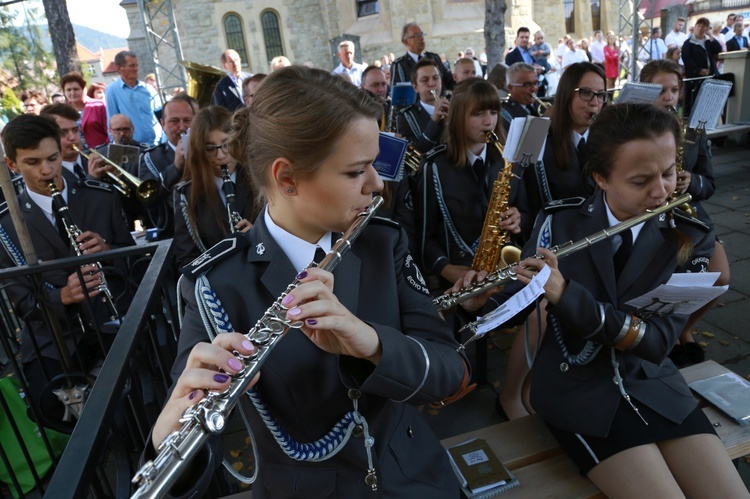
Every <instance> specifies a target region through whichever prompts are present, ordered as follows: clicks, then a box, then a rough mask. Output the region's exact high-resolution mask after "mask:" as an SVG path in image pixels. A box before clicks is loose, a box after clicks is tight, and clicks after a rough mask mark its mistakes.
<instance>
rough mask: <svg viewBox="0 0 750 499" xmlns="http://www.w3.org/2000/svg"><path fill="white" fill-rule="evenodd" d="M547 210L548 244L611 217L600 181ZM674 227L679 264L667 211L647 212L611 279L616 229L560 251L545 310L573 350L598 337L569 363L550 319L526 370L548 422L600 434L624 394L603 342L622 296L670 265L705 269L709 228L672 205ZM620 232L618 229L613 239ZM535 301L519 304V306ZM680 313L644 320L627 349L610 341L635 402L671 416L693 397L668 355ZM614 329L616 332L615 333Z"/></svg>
mask: <svg viewBox="0 0 750 499" xmlns="http://www.w3.org/2000/svg"><path fill="white" fill-rule="evenodd" d="M546 214H547V215H551V216H552V223H551V233H547V232H546V231H544V232H545V234H546V236H548V237H550V240H549V244H550V245H555V244H561V243H564V242H567V241H578V240H581V239H583V238H584V237H587V236H590V235H592V234H593V233H595V232H598V231H599V230H601V229H604V228H607V227H608V226H609V223H608V220H607V213H606V207H605V203H604V195H603V193H602V192H601V191H599V192H597V193H595V194H594V195H593V196H591V197H589V198H588V199H587V200H585V201H584V200H578V201H576V202H573V203H570V204H567V203H565V202H563V203H560V205H559V206H557V207H550V208H547V211H546ZM544 220H545V219H544V218H542V217H540V218H539V219H538V220H537V223H536V225H535V227H534V232H533V234H532V238H531V240H530V241H529V243H528V244H527V245H526V246H525V247H524V250H523V257H527V256H529V255H531V254H533V253H534V252H535V251H536V246H537V245H538V244H539V234H540V231H543V222H544ZM674 222H675V223H676V227H677V229H676V230H677V231H679V232H681V233H682V234H684V235H686V236H687V237H688V238H689V239H690V240H691V241H692V242H693V244H694V251H693V255H692V256H691V257H690V259H689V260H688V262H687V263H686V264H685V265H684V266H683V267H680V268H678V265H677V261H676V251H677V247H678V234H677V232H676V230H675V229H673V228H672V227H671V226H670V220H669V217H668V216H667V215H664V216H657V217H654V218H651V219H650V220H649V221H647V222H645V224H644V225H643V228H642V229H641V231H640V233H639V236H638V239H637V240H636V241H635V245H634V247H633V250H632V254H631V255H630V258H629V259H628V260H627V263H626V265H625V267H624V268H623V270H622V274H621V276H620V278H619V279H617V280H616V279H615V270H614V263H613V255H614V253H615V245H614V244H613V243H614V242H615V240H616V239H615V238H616V237H619V236H614V237H612V238H610V239H606V240H604V241H601V242H599V243H596V244H594V245H592V246H588V247H586V248H584V249H582V250H580V251H578V252H576V253H573V254H571V255H569V256H567V257H566V258H564V259H561V260H560V261H559V269H560V272H561V273H562V275H563V277H565V278H566V282H567V287H566V290H565V292H564V293H563V295H562V298H561V299H560V301H559V302H558V303H557V304H556V305H554V306H553V305H549V306H548V307H547V312H548V313H549V314H552V315H554V317H555V318H556V319H557V321H558V322H559V325H560V328H561V331H562V339H563V341H564V344H565V346H566V348H567V350H568V351H569V352H570V353H571V354H572V355H576V354H577V353H579V352H580V351H581V350H582V349H583V346H584V344H585V343H586V340H591V341H593V342H594V344H599V345H602V349H601V350H600V351H599V352H598V354H596V356H595V357H594V358H593V360H592V361H591V362H589V363H588V364H585V365H572V364H570V363H568V362H567V361H566V359H565V358H564V357H563V354H562V349H561V347H560V345H559V344H558V343H557V341H556V339H555V334H554V332H553V331H552V330H551V329H550V328H551V326H548V328H547V331H546V333H545V336H544V339H543V340H542V345H541V348H540V351H539V353H538V355H537V357H536V360H535V363H534V367H533V373H534V385H533V386H532V390H531V403H532V405H533V406H534V409H535V410H536V411H537V413H538V414H539V415H540V416H541V417H542V418H543V419H544V420H545V421H546V422H547V423H549V424H551V425H553V426H555V427H557V428H560V429H562V430H565V431H569V432H576V433H582V434H587V435H593V436H597V437H605V436H606V435H607V434H608V432H609V430H610V425H611V423H612V419H613V417H614V414H615V411H616V410H617V407H618V406H619V404H620V402H621V401H622V395H621V393H620V389H619V387H618V385H617V384H615V383H613V381H612V380H613V377H614V370H613V369H614V368H613V365H612V360H611V351H613V350H612V349H611V347H613V346H614V345H615V344H616V343H617V342H618V341H620V340H619V339H621V338H622V336H623V335H624V332H623V326H624V324H625V321H626V318H627V317H628V315H629V313H631V312H632V311H633V310H634V309H633V307H631V306H629V305H626V302H628V301H629V300H632V299H633V298H636V297H638V296H641V295H643V294H644V293H646V292H648V291H651V290H652V289H654V288H656V287H657V286H658V285H659V284H662V283H665V282H666V281H667V280H668V279H669V278H670V277H671V275H672V273H673V272H676V271H677V272H680V271H682V272H685V271H688V272H703V271H705V269H706V267H707V265H708V260H709V258H710V257H711V255H712V254H713V245H714V241H713V240H714V235H713V231H711V230H710V229H709V228H708V227H706V226H705V225H704V224H702V223H701V222H700V221H697V220H695V219H692V218H690V217H688V216H686V215H684V214H683V213H682V212H679V211H676V212H675V216H674ZM618 240H619V239H618ZM522 286H523V285H522V284H520V283H518V282H511V283H509V284H508V285H506V287H505V288H504V289H503V291H501V292H500V293H498V294H497V295H494V296H493V297H491V298H490V300H489V301H488V303H487V305H485V307H484V309H483V310H482V312H488V311H490V310H491V309H493V308H495V307H497V306H498V304H500V303H502V302H503V301H504V300H505V299H507V298H508V297H510V296H512V295H513V294H514V293H515V292H517V291H518V290H519V289H520V288H521V287H522ZM531 309H533V305H532V306H531V307H529V309H527V313H528V312H530V311H531ZM526 315H527V314H519V315H518V316H516V317H514V318H513V319H512V321H511V322H512V323H520V322H522V321H523V320H524V318H525V316H526ZM686 319H687V316H685V315H675V314H667V315H665V316H663V317H659V316H653V317H651V318H649V319H646V320H645V321H644V326H645V328H646V329H645V334H644V335H643V337H642V339H641V340H640V341H638V342H636V343H635V344H634V347H633V348H632V349H630V350H627V351H625V352H620V351H617V350H614V352H615V357H616V359H617V361H618V362H619V366H620V367H619V369H620V373H621V376H622V379H623V388H624V390H625V391H626V392H627V393H628V394H630V396H631V398H632V399H633V400H634V404H635V405H636V406H638V405H639V404H644V405H646V406H648V407H649V408H651V409H652V410H654V411H656V412H657V413H659V414H661V415H662V416H664V417H665V418H667V419H669V420H671V421H673V422H675V423H679V422H681V421H682V420H683V419H684V418H685V417H686V416H687V415H688V414H689V413H690V412H691V411H692V410H693V409H694V408H695V406H696V402H695V399H694V397H693V396H692V394H691V393H690V389H689V388H688V386H687V383H686V382H685V380H684V378H683V377H682V375H681V374H680V373H679V371H678V370H677V368H676V367H675V365H674V364H673V363H672V361H671V360H670V359H669V358H668V357H667V356H668V354H669V352H670V351H671V349H672V346H673V345H674V343H675V341H676V340H677V338H678V337H679V335H680V332H681V331H682V328H683V326H684V325H685V321H686ZM618 338H619V339H618Z"/></svg>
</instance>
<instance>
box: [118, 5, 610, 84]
mask: <svg viewBox="0 0 750 499" xmlns="http://www.w3.org/2000/svg"><path fill="white" fill-rule="evenodd" d="M149 3H152V4H153V3H154V2H153V1H152V2H149ZM156 3H158V2H156ZM171 3H172V6H173V12H174V19H175V23H176V26H177V32H178V33H179V39H180V45H181V47H182V53H183V58H184V59H185V60H187V61H191V62H197V63H201V64H208V65H213V66H219V67H220V60H219V57H220V55H221V53H222V51H223V50H225V49H227V48H232V49H235V50H236V51H237V52H238V53H239V54H240V56H241V57H242V62H243V66H244V67H243V70H245V71H248V72H252V73H267V72H269V70H270V65H269V62H270V61H271V59H272V58H274V57H275V56H278V55H283V56H286V57H287V58H288V59H289V60H291V61H292V63H296V64H302V63H305V62H308V61H309V62H311V63H312V64H313V65H314V66H315V67H320V68H323V69H328V70H331V69H333V68H334V67H335V66H336V65H337V64H338V60H337V59H336V55H335V54H336V47H337V45H338V43H339V42H340V41H341V40H342V39H349V40H352V41H354V43H355V45H356V49H357V50H356V54H355V60H356V61H358V62H359V61H362V60H364V61H366V62H368V63H372V62H373V61H375V60H377V59H380V57H381V56H382V55H384V54H388V53H390V52H393V53H394V54H396V57H398V56H399V55H401V54H403V53H404V46H403V45H402V43H401V29H402V27H403V25H404V24H406V23H408V22H417V23H418V24H419V26H420V27H421V28H422V30H423V31H424V32H425V33H426V34H427V39H426V45H427V50H429V51H432V52H437V53H445V54H446V56H447V59H448V60H449V61H453V60H455V59H456V57H457V53H458V51H459V50H465V49H466V48H467V47H472V48H473V49H474V51H475V53H476V54H480V53H481V52H482V50H483V49H484V45H485V42H484V35H483V30H484V11H485V2H484V0H328V1H326V0H171ZM121 5H122V6H123V7H124V8H125V10H126V11H127V13H128V20H129V22H130V29H131V31H130V37H129V38H128V44H129V47H130V49H131V50H133V51H135V52H136V53H137V54H138V55H139V60H140V62H141V77H143V76H144V75H145V74H146V73H148V72H151V71H152V70H153V69H152V68H153V65H152V63H151V59H152V57H150V55H149V52H148V49H147V45H146V41H145V38H144V29H143V24H142V20H141V19H142V18H141V16H140V13H139V9H138V3H137V1H136V0H123V1H122V2H121ZM507 6H508V8H507V11H506V14H505V22H506V30H505V32H506V48H512V47H513V39H514V38H515V30H516V29H517V28H518V27H520V26H527V27H529V28H530V29H531V31H532V33H533V32H534V31H536V30H537V29H542V30H543V31H544V32H545V34H546V41H547V42H548V43H549V44H550V45H551V46H552V47H555V46H557V40H558V39H559V38H561V37H562V36H563V35H564V34H565V33H573V34H575V36H576V38H580V37H582V36H589V35H591V33H592V32H593V31H594V30H596V29H601V30H602V31H604V32H605V33H606V32H607V31H608V30H613V31H615V32H617V31H618V25H617V23H618V9H619V2H618V1H617V0H603V1H602V2H601V3H600V0H507ZM160 25H161V26H164V25H167V21H166V20H165V19H160V18H159V17H156V18H155V22H152V29H154V31H157V32H158V30H159V27H160ZM159 60H160V63H161V64H162V65H167V64H169V63H170V62H172V61H174V50H173V49H172V48H169V47H166V46H165V47H163V49H162V50H160V51H159ZM172 64H173V62H172ZM174 85H176V84H175V83H172V82H169V81H165V82H164V86H165V87H169V86H174Z"/></svg>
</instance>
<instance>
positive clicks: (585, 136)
mask: <svg viewBox="0 0 750 499" xmlns="http://www.w3.org/2000/svg"><path fill="white" fill-rule="evenodd" d="M589 130H591V129H590V128H587V129H586V131H585V132H583V134H580V133H578V132H576V131H575V130H573V147H578V143H579V142H580V141H581V139H585V140H586V142H588V141H589Z"/></svg>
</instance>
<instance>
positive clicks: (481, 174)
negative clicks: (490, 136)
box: [472, 158, 487, 192]
mask: <svg viewBox="0 0 750 499" xmlns="http://www.w3.org/2000/svg"><path fill="white" fill-rule="evenodd" d="M472 168H474V172H476V174H477V180H479V188H480V189H482V192H485V191H486V189H487V165H485V164H484V161H482V158H477V159H476V160H475V161H474V165H473V166H472Z"/></svg>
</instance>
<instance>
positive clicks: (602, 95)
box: [573, 87, 609, 104]
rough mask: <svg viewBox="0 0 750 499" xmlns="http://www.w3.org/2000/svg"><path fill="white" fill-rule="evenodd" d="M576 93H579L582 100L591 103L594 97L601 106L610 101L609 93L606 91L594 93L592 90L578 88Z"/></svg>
mask: <svg viewBox="0 0 750 499" xmlns="http://www.w3.org/2000/svg"><path fill="white" fill-rule="evenodd" d="M573 91H574V92H578V97H580V98H581V100H585V101H586V102H588V101H590V100H591V99H593V98H594V97H596V100H597V101H599V102H600V103H601V104H604V103H605V102H607V101H608V100H609V92H607V91H606V90H602V91H601V92H594V91H593V90H591V89H590V88H585V87H583V88H576V89H575V90H573Z"/></svg>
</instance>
